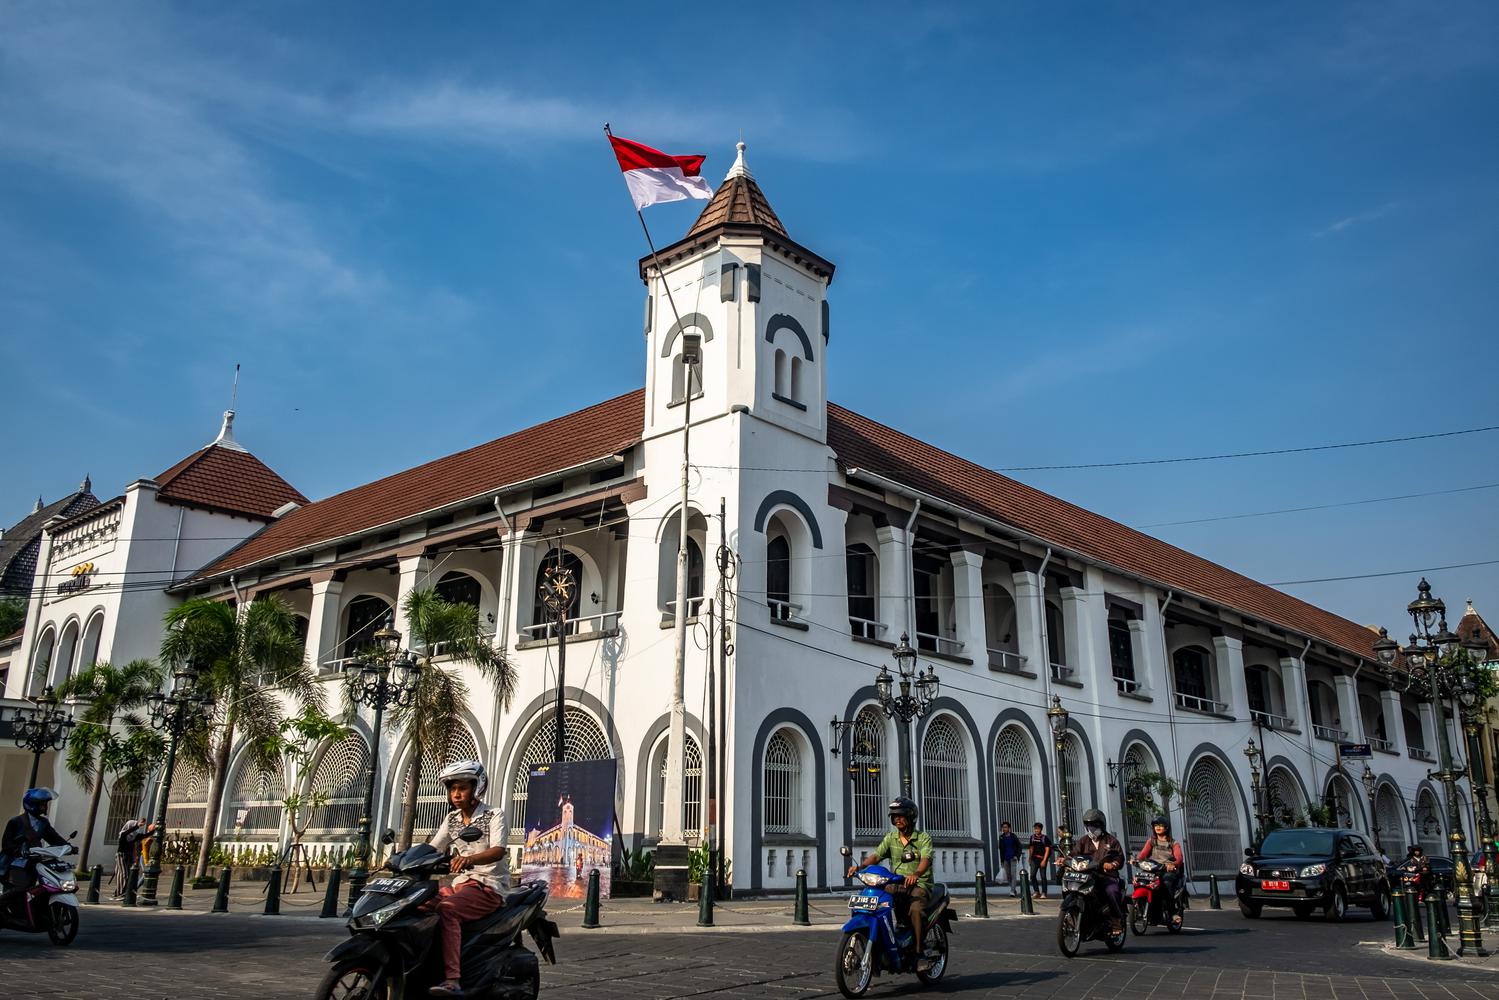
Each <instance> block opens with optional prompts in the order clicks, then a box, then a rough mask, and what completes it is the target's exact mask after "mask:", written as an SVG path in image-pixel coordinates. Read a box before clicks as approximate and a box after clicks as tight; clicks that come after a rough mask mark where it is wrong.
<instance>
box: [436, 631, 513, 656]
mask: <svg viewBox="0 0 1499 1000" xmlns="http://www.w3.org/2000/svg"><path fill="white" fill-rule="evenodd" d="M498 634H499V633H498V632H489V633H487V634H485V635H481V636H480V637H479V638H481V639H483V640H484V641H485V642H493V641H494V637H495V636H496V635H498ZM452 645H453V644H452V643H451V642H434V643H433V644H432V651H431V652H430V653H429V654H428V655H430V656H431V657H433V658H434V659H435V658H437V657H439V656H451V655H452Z"/></svg>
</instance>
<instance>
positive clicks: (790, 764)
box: [764, 729, 804, 834]
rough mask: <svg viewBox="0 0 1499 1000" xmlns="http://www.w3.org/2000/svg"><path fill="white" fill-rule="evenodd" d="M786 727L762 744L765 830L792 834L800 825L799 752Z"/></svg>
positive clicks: (800, 772)
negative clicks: (763, 749) (763, 745)
mask: <svg viewBox="0 0 1499 1000" xmlns="http://www.w3.org/2000/svg"><path fill="white" fill-rule="evenodd" d="M799 744H800V741H799V740H798V739H797V738H796V735H795V734H794V733H792V732H791V730H789V729H778V730H776V732H775V733H774V734H772V735H771V737H770V740H769V741H768V742H767V743H766V744H765V774H764V783H765V788H764V809H765V812H764V816H765V832H766V833H779V834H793V833H802V832H804V830H803V827H802V755H801V749H800V745H799Z"/></svg>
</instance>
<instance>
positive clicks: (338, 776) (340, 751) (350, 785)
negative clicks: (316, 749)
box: [307, 733, 370, 840]
mask: <svg viewBox="0 0 1499 1000" xmlns="http://www.w3.org/2000/svg"><path fill="white" fill-rule="evenodd" d="M369 766H370V764H369V748H368V747H366V746H365V743H364V740H363V738H361V737H360V736H359V735H358V734H357V733H350V734H349V735H347V736H345V737H344V738H343V739H341V740H339V741H338V742H337V743H334V744H332V745H330V746H329V747H328V748H327V749H326V750H324V751H323V753H322V755H321V756H320V757H319V758H318V762H317V767H315V768H314V769H313V772H312V783H311V784H310V785H309V787H308V791H309V792H310V793H311V794H312V795H315V796H322V797H323V798H324V799H325V801H324V804H323V805H322V806H320V807H319V808H316V809H314V810H313V815H312V819H311V820H310V821H309V822H308V824H307V835H308V836H309V837H318V838H321V839H324V840H334V839H340V838H345V837H348V838H352V837H353V836H354V833H355V830H356V828H357V827H358V826H359V815H360V813H361V811H363V809H364V786H365V780H366V778H365V775H366V774H367V773H368V770H369Z"/></svg>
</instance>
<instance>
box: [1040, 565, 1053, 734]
mask: <svg viewBox="0 0 1499 1000" xmlns="http://www.w3.org/2000/svg"><path fill="white" fill-rule="evenodd" d="M1049 565H1051V546H1049V545H1048V546H1047V547H1046V555H1045V556H1044V557H1043V558H1042V559H1041V568H1040V569H1039V570H1037V571H1036V610H1037V611H1038V612H1039V613H1040V615H1041V656H1042V657H1043V658H1044V659H1045V660H1046V663H1045V664H1044V666H1045V669H1044V670H1042V671H1041V678H1042V683H1043V684H1044V685H1045V688H1044V690H1045V692H1046V693H1045V695H1044V696H1043V698H1044V702H1043V704H1042V705H1041V708H1042V709H1043V710H1044V709H1046V708H1047V707H1048V706H1050V705H1051V635H1050V633H1049V632H1048V631H1047V628H1046V567H1047V566H1049Z"/></svg>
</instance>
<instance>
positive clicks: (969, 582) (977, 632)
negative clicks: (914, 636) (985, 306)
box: [950, 549, 989, 664]
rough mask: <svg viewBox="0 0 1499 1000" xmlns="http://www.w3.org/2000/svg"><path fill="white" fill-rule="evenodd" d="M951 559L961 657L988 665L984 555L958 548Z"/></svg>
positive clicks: (954, 622) (956, 625)
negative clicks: (985, 629) (985, 626)
mask: <svg viewBox="0 0 1499 1000" xmlns="http://www.w3.org/2000/svg"><path fill="white" fill-rule="evenodd" d="M950 558H951V559H952V587H953V602H952V604H953V625H954V631H955V632H956V634H957V637H958V641H959V642H961V643H962V644H963V649H962V655H963V656H966V657H968V658H970V659H972V660H973V662H974V663H978V664H987V663H988V660H989V654H988V652H987V649H988V645H987V638H986V636H985V634H984V556H983V554H982V553H979V552H969V551H968V550H967V549H958V550H956V551H954V552H953V553H952V555H951V557H950Z"/></svg>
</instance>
